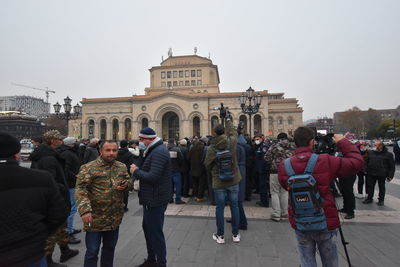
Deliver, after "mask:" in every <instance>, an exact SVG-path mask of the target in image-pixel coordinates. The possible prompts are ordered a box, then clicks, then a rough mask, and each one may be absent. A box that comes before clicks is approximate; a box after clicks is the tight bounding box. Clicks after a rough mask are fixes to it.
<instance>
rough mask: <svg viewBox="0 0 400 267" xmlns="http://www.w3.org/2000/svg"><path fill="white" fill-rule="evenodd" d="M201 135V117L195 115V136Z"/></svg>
mask: <svg viewBox="0 0 400 267" xmlns="http://www.w3.org/2000/svg"><path fill="white" fill-rule="evenodd" d="M195 135H197V136H200V118H199V117H197V116H196V117H194V118H193V136H195Z"/></svg>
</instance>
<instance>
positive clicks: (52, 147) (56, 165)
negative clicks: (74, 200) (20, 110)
mask: <svg viewBox="0 0 400 267" xmlns="http://www.w3.org/2000/svg"><path fill="white" fill-rule="evenodd" d="M43 139H44V141H45V142H44V143H43V144H41V145H40V146H39V147H38V150H37V151H36V152H35V154H34V155H32V159H33V160H35V161H36V165H35V168H36V169H39V170H45V171H48V172H49V173H50V174H51V176H52V177H53V180H54V181H55V182H56V184H57V186H58V189H59V191H60V193H61V195H62V196H63V198H64V201H65V204H66V205H67V207H68V208H70V201H69V191H68V186H67V182H66V179H65V171H64V165H65V161H64V160H63V159H62V158H61V156H60V155H59V153H57V151H56V149H57V148H58V147H59V146H61V145H62V139H64V137H63V136H62V135H61V134H60V132H59V131H57V130H51V131H48V132H46V133H45V134H44V135H43ZM68 241H69V236H68V232H67V222H66V221H65V223H64V224H63V225H61V226H60V227H59V228H58V229H57V230H56V232H55V233H54V234H53V235H51V236H50V237H49V238H48V240H47V244H46V248H45V250H46V257H47V265H48V266H52V267H54V266H55V267H63V266H66V265H64V264H59V263H55V262H53V259H52V255H53V251H54V247H55V244H56V243H57V244H58V245H59V246H60V250H61V256H60V261H61V262H64V261H67V260H68V259H70V258H72V257H74V256H76V255H78V253H79V251H78V250H73V249H70V248H69V247H68Z"/></svg>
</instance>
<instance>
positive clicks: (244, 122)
mask: <svg viewBox="0 0 400 267" xmlns="http://www.w3.org/2000/svg"><path fill="white" fill-rule="evenodd" d="M239 121H240V122H242V123H243V133H244V134H247V133H249V130H248V129H247V116H246V115H240V117H239Z"/></svg>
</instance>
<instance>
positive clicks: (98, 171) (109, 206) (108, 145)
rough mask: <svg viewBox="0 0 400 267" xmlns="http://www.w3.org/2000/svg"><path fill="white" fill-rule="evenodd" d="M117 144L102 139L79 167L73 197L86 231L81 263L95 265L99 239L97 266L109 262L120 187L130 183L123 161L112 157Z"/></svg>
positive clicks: (119, 212)
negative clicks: (93, 157)
mask: <svg viewBox="0 0 400 267" xmlns="http://www.w3.org/2000/svg"><path fill="white" fill-rule="evenodd" d="M117 154H118V146H117V143H115V142H114V141H105V142H104V143H102V144H101V147H100V156H99V157H98V158H97V159H96V160H94V161H91V162H89V163H87V164H85V165H83V166H82V167H81V169H80V172H79V174H78V175H77V184H76V189H75V190H76V191H75V198H76V203H77V207H78V211H79V214H80V215H81V217H82V221H83V223H84V230H85V231H86V237H85V239H86V254H85V263H84V266H85V267H86V266H97V259H98V256H97V255H98V252H99V248H100V245H101V240H103V247H102V255H101V266H112V265H113V260H114V250H115V246H116V244H117V241H118V230H119V225H120V224H121V221H122V217H123V214H124V203H123V195H124V191H125V190H127V189H128V188H131V187H132V183H131V181H128V179H129V178H130V177H129V174H128V171H127V168H126V166H125V164H123V163H121V162H119V161H116V160H115V159H116V157H117Z"/></svg>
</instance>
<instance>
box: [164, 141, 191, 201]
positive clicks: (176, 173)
mask: <svg viewBox="0 0 400 267" xmlns="http://www.w3.org/2000/svg"><path fill="white" fill-rule="evenodd" d="M167 148H168V151H169V157H170V158H171V172H172V182H173V187H172V188H175V204H178V205H179V204H186V202H185V201H182V175H181V171H182V167H183V162H184V159H183V154H182V151H181V149H180V148H179V147H177V146H176V144H175V139H173V138H171V139H169V140H168V145H167ZM172 193H173V192H172Z"/></svg>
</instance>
